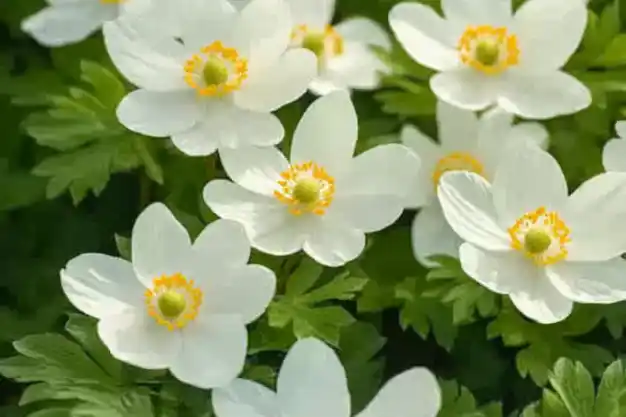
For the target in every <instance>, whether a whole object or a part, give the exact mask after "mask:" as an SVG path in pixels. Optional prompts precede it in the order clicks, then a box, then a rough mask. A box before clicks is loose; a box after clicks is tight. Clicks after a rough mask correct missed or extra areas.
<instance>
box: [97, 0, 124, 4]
mask: <svg viewBox="0 0 626 417" xmlns="http://www.w3.org/2000/svg"><path fill="white" fill-rule="evenodd" d="M125 1H126V0H100V3H104V4H117V3H123V2H125Z"/></svg>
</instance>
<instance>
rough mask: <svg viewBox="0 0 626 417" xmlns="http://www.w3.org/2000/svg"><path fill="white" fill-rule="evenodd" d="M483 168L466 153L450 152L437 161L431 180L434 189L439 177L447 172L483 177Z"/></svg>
mask: <svg viewBox="0 0 626 417" xmlns="http://www.w3.org/2000/svg"><path fill="white" fill-rule="evenodd" d="M484 170H485V169H484V167H483V164H481V163H480V161H479V160H478V159H476V158H474V156H472V155H471V154H469V153H467V152H452V153H450V154H448V155H446V156H444V157H443V158H441V159H439V161H437V164H436V165H435V169H434V170H433V175H432V180H433V184H434V185H435V187H437V186H438V185H439V180H440V179H441V176H442V175H443V174H445V173H446V172H449V171H469V172H473V173H475V174H478V175H481V176H482V175H484Z"/></svg>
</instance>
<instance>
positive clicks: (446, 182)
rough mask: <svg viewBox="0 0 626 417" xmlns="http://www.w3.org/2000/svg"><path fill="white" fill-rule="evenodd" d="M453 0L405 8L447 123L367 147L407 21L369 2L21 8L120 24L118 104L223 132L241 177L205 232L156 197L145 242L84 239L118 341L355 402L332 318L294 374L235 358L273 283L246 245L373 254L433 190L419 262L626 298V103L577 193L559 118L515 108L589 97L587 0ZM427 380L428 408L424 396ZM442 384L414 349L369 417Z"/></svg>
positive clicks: (322, 407)
mask: <svg viewBox="0 0 626 417" xmlns="http://www.w3.org/2000/svg"><path fill="white" fill-rule="evenodd" d="M172 3H175V6H172ZM237 3H242V2H237ZM441 3H442V9H443V12H444V15H445V19H444V18H442V17H441V16H439V15H438V14H437V13H436V12H435V11H433V10H432V9H431V8H429V7H427V6H425V5H422V4H420V3H416V2H411V3H402V4H398V5H396V6H395V7H394V8H393V9H392V10H391V12H390V16H389V23H390V26H391V28H392V30H393V32H394V33H395V35H396V37H397V39H398V40H399V41H400V43H401V44H402V46H403V47H404V48H405V49H406V51H407V52H408V53H409V55H410V56H411V57H413V59H415V60H416V61H417V62H419V63H420V64H422V65H424V66H426V67H429V68H432V69H434V70H435V71H437V73H436V74H435V75H434V76H433V77H432V78H431V80H430V86H431V89H432V91H433V92H434V93H435V94H436V96H437V97H438V99H439V102H438V105H437V122H438V131H439V143H438V144H437V143H436V142H434V141H433V140H432V139H430V138H428V137H426V136H425V135H424V134H422V133H421V132H419V131H418V130H417V129H415V128H413V127H411V126H406V127H405V128H404V129H403V131H402V133H401V135H400V136H401V142H402V144H399V143H398V144H388V145H381V146H377V147H374V148H373V149H370V150H368V151H366V152H364V153H362V154H359V155H356V156H355V155H354V153H355V145H356V142H357V138H358V121H357V114H356V111H355V109H354V106H353V104H352V101H351V98H350V90H353V89H362V90H368V89H369V90H371V89H375V88H376V87H377V86H378V84H379V77H380V73H381V72H383V71H384V70H385V68H384V66H383V65H382V64H381V63H380V62H379V61H378V60H377V58H376V55H375V54H374V53H373V52H372V48H371V47H372V46H377V47H380V48H390V47H391V46H390V45H391V42H390V40H389V38H388V36H387V35H386V33H385V31H384V30H383V29H382V28H380V27H379V26H378V25H377V24H375V23H374V22H372V21H370V20H367V19H364V18H352V19H349V20H346V21H344V22H342V23H339V24H336V25H331V21H332V16H333V13H334V1H333V0H251V1H249V2H247V3H246V4H245V5H241V4H238V5H237V7H236V6H235V5H233V4H231V3H230V2H229V1H228V0H177V1H176V2H172V1H166V0H124V1H121V0H50V6H49V7H48V8H46V9H45V10H43V11H41V12H39V13H38V14H36V15H34V16H32V17H30V18H28V19H27V20H26V21H25V22H24V24H23V29H24V30H25V31H27V32H28V33H30V34H32V36H33V37H35V38H36V39H37V40H38V41H39V42H41V43H42V44H44V45H50V46H58V45H64V44H67V43H70V42H76V41H79V40H81V39H83V38H85V37H86V36H88V35H89V34H90V33H92V32H94V31H95V30H97V29H98V28H100V27H103V33H104V39H105V43H106V46H107V50H108V52H109V54H110V56H111V59H112V61H113V62H114V64H115V65H116V66H117V68H118V69H119V71H120V72H121V73H122V74H123V75H124V76H125V77H126V78H127V79H128V80H129V81H130V82H131V83H133V84H134V85H136V86H137V90H135V91H133V92H131V93H130V94H128V96H126V97H125V98H124V99H123V100H122V102H121V103H120V105H119V107H118V110H117V114H118V118H119V120H120V122H121V123H122V124H124V125H125V126H126V127H127V128H128V129H130V130H132V131H135V132H138V133H141V134H144V135H148V136H154V137H169V138H171V141H172V143H173V144H174V145H175V146H176V147H177V148H178V149H180V150H181V151H182V152H183V153H185V154H187V155H190V156H203V155H210V154H212V153H214V152H215V151H216V150H217V151H219V157H220V159H221V162H222V165H223V167H224V169H225V171H226V173H227V174H228V176H229V177H230V178H231V180H232V182H231V181H227V180H219V179H216V180H213V181H211V182H209V183H208V184H207V185H206V187H205V189H204V200H205V202H206V204H207V205H208V207H209V208H210V209H211V210H212V211H213V212H214V213H216V214H217V215H218V216H219V217H221V218H222V219H221V220H218V221H216V222H214V223H211V224H210V225H208V226H207V227H206V229H205V230H204V231H203V232H202V233H201V234H200V236H199V237H198V238H197V239H196V241H195V242H194V243H192V242H191V241H190V238H189V236H188V234H187V232H186V231H185V229H184V228H183V226H181V225H180V224H179V223H178V222H177V221H176V219H175V218H174V216H173V215H172V214H171V213H170V212H169V210H168V209H167V208H166V207H165V206H164V205H162V204H159V203H156V204H153V205H151V206H149V207H148V208H147V209H146V210H145V211H144V212H143V213H142V214H141V215H140V216H139V218H138V219H137V222H136V225H135V228H134V230H133V236H132V263H130V262H127V261H124V260H121V259H117V258H112V257H109V256H106V255H100V254H85V255H81V256H79V257H77V258H75V259H73V260H71V261H70V262H69V263H68V265H67V267H66V268H65V269H64V270H63V271H62V272H61V279H62V284H63V288H64V290H65V292H66V294H67V296H68V298H69V299H70V300H71V301H72V303H73V304H74V305H75V306H76V307H77V308H78V309H80V310H81V311H83V312H85V313H86V314H89V315H91V316H93V317H96V318H97V319H99V320H100V321H99V326H98V332H99V335H100V337H101V338H102V340H103V341H104V343H105V344H106V345H107V346H108V347H109V349H110V350H111V352H112V354H113V355H114V356H115V357H117V358H119V359H120V360H123V361H126V362H129V363H132V364H135V365H137V366H140V367H144V368H149V369H169V370H170V371H171V372H172V374H173V375H175V376H176V377H178V378H179V379H181V380H183V381H185V382H188V383H191V384H194V385H197V386H199V387H203V388H217V387H220V388H219V389H216V390H215V391H214V392H213V401H214V405H215V410H216V412H217V415H218V416H219V417H240V416H242V415H246V416H261V415H263V416H266V415H268V416H269V415H272V416H274V415H284V416H310V415H333V416H335V415H336V416H340V415H341V416H346V417H349V416H350V400H349V395H348V392H347V386H346V379H345V374H344V371H343V368H342V367H341V365H340V363H339V361H338V359H337V357H336V356H335V355H334V353H333V351H332V350H331V349H330V348H328V347H326V346H325V345H323V344H321V342H318V341H316V340H301V341H299V342H298V343H297V344H296V345H294V347H293V348H292V349H291V351H290V352H289V354H288V355H287V358H286V359H285V363H284V365H283V369H282V370H281V373H280V375H279V378H278V387H277V393H276V394H274V393H273V392H271V391H269V390H268V389H266V388H264V387H262V386H260V385H258V384H255V383H253V382H250V381H245V380H235V378H236V377H237V375H238V374H239V373H240V372H241V370H242V367H243V364H244V361H245V356H246V346H247V332H246V327H245V326H246V324H248V323H250V322H252V321H254V320H255V319H256V318H258V317H259V316H260V315H262V314H263V313H264V311H265V309H266V308H267V306H268V304H269V302H270V301H271V300H272V298H273V297H274V295H275V287H276V277H275V276H274V273H273V272H272V271H270V270H269V269H267V268H265V267H262V266H258V265H247V262H248V259H249V256H250V247H251V246H252V247H253V248H255V249H257V250H259V251H262V252H265V253H268V254H272V255H276V256H283V255H288V254H292V253H296V252H298V251H301V250H302V251H304V252H305V253H306V254H307V255H309V256H310V257H311V258H313V259H314V260H316V261H317V262H318V263H320V264H323V265H326V266H331V267H336V266H341V265H344V264H346V263H347V262H349V261H351V260H354V259H355V258H357V257H358V256H359V255H360V254H361V252H362V251H363V249H364V247H365V234H366V233H371V232H376V231H379V230H381V229H384V228H386V227H388V226H389V225H391V224H392V223H394V222H395V221H396V220H397V219H398V217H399V216H400V215H401V213H402V212H403V210H404V209H407V208H408V209H411V208H413V209H414V208H419V209H420V211H419V212H418V214H417V216H416V217H415V221H414V224H413V228H412V232H413V248H414V252H415V255H416V257H417V259H418V260H419V261H420V262H422V263H424V264H426V265H430V261H429V257H430V256H431V255H435V254H448V255H452V256H455V257H459V259H460V261H461V264H462V267H463V270H464V271H465V272H466V273H467V274H468V275H469V276H470V277H471V278H473V279H475V280H476V281H477V282H479V283H480V284H482V285H483V286H485V287H487V288H489V289H490V290H492V291H494V292H497V293H499V294H506V295H508V296H509V297H510V298H511V300H512V302H513V303H514V304H515V306H516V307H517V308H518V309H519V310H520V311H521V312H522V313H523V314H525V315H526V316H528V317H529V318H532V319H534V320H536V321H538V322H540V323H553V322H556V321H559V320H562V319H564V318H565V317H567V316H568V315H569V314H570V312H571V311H572V307H573V303H574V302H579V303H612V302H616V301H619V300H625V299H626V279H623V278H624V275H626V265H625V262H626V261H624V260H623V259H622V258H621V254H622V253H624V252H626V222H624V221H620V219H623V218H624V215H625V214H626V162H625V161H626V122H622V123H618V124H617V126H616V130H617V132H618V134H619V136H620V138H619V139H614V140H611V141H610V142H608V143H607V145H606V148H605V152H604V165H605V168H606V170H607V171H609V172H607V173H604V174H601V175H598V176H596V177H594V178H592V179H590V180H588V181H587V182H585V183H584V184H583V185H582V186H580V187H579V188H578V189H577V190H575V191H574V192H573V193H572V194H571V195H568V187H567V184H566V182H565V177H564V175H563V173H562V171H561V169H560V167H559V165H558V163H557V161H556V160H555V159H554V158H553V157H552V156H551V155H550V154H549V153H548V152H546V151H545V149H546V147H547V140H548V132H547V130H546V129H545V128H544V127H542V125H540V124H539V123H536V122H523V123H514V117H515V116H520V117H523V118H526V119H547V118H552V117H556V116H559V115H566V114H572V113H575V112H577V111H580V110H582V109H584V108H586V107H588V106H589V105H590V103H591V95H590V92H589V90H588V89H587V88H586V87H585V86H584V85H583V84H582V83H581V82H579V81H578V80H577V79H575V78H574V77H572V76H571V75H569V74H567V73H566V72H564V71H562V70H561V68H562V67H563V66H564V64H565V63H566V62H567V60H568V59H569V58H570V56H571V55H572V54H573V53H574V51H575V50H576V49H577V47H578V45H579V43H580V41H581V38H582V36H583V32H584V29H585V26H586V21H587V11H586V6H585V3H584V2H582V1H573V0H528V1H527V2H526V3H524V4H523V5H522V6H521V7H520V8H519V9H518V10H517V11H516V12H515V13H513V11H512V6H511V1H510V0H442V2H441ZM307 90H310V91H312V92H314V93H316V94H317V95H320V96H322V97H320V98H318V99H317V100H316V101H315V102H314V103H313V104H312V105H311V106H310V107H309V108H308V109H307V110H306V112H305V114H304V116H303V117H302V119H301V120H300V122H299V124H298V126H297V128H296V130H295V133H294V136H293V141H292V144H291V149H290V155H289V158H286V157H285V156H284V155H283V154H282V153H281V152H280V151H279V150H278V149H277V148H276V147H275V146H274V145H277V144H278V143H280V142H281V141H282V140H283V137H284V129H283V126H282V125H281V123H280V121H279V119H278V118H277V117H276V116H275V115H274V114H273V113H272V112H274V111H275V110H277V109H278V108H280V107H282V106H284V105H285V104H288V103H290V102H293V101H294V100H296V99H298V98H299V97H300V96H302V95H303V94H304V93H305V92H306V91H307ZM483 110H485V111H484V112H483V113H482V114H480V115H477V114H476V113H475V112H477V111H483ZM623 229H624V230H623ZM233 381H234V382H233ZM415 390H420V391H421V394H420V398H421V400H420V406H419V407H417V408H416V407H412V406H410V404H409V403H407V402H406V399H407V398H408V399H412V398H413V397H414V391H415ZM439 403H440V399H439V391H438V388H437V383H436V380H435V379H434V377H433V376H432V375H431V374H430V373H429V372H428V371H426V370H424V369H413V370H409V371H406V372H405V373H403V374H401V375H399V376H397V377H395V378H394V379H392V380H391V381H390V382H388V384H387V385H385V387H383V389H382V390H381V392H380V393H379V395H378V396H377V397H376V398H375V399H374V400H373V402H372V403H371V404H370V405H369V406H368V407H367V408H366V410H365V411H363V412H362V413H361V414H360V417H381V416H386V415H396V416H407V417H409V416H418V415H419V416H424V417H432V416H434V415H436V413H437V411H438V409H439ZM313 412H314V414H312V413H313Z"/></svg>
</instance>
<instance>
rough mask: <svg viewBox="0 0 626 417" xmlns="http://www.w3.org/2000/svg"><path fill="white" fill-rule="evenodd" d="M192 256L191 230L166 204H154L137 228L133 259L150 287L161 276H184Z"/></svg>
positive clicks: (141, 215)
mask: <svg viewBox="0 0 626 417" xmlns="http://www.w3.org/2000/svg"><path fill="white" fill-rule="evenodd" d="M190 253H191V241H190V239H189V234H188V233H187V230H185V228H184V227H183V226H182V225H181V224H180V223H179V222H178V220H176V218H175V217H174V215H173V214H172V212H170V211H169V209H168V208H167V207H166V206H165V205H163V204H161V203H153V204H151V205H150V206H148V207H147V208H146V209H144V211H143V212H142V213H141V214H140V215H139V217H138V218H137V221H136V222H135V226H134V227H133V235H132V257H133V266H134V267H135V271H137V274H138V276H139V278H140V279H141V281H142V282H143V283H144V284H145V285H146V286H149V287H151V286H152V280H153V279H154V278H158V277H160V276H161V275H172V274H175V273H184V270H185V265H186V264H187V262H188V258H189V255H190Z"/></svg>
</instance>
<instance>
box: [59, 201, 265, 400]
mask: <svg viewBox="0 0 626 417" xmlns="http://www.w3.org/2000/svg"><path fill="white" fill-rule="evenodd" d="M249 256H250V244H249V243H248V241H247V239H246V235H245V232H244V231H243V229H242V228H241V226H240V225H239V224H237V223H235V222H231V221H228V220H218V221H215V222H213V223H211V224H209V225H208V226H207V227H206V228H205V229H204V230H203V231H202V233H200V235H199V236H198V238H197V239H196V240H195V242H194V243H193V244H192V243H191V241H190V239H189V235H188V234H187V231H186V230H185V228H184V227H183V226H182V225H181V224H180V223H178V222H177V221H176V219H175V218H174V216H173V215H172V213H171V212H170V211H169V210H168V209H167V208H166V207H165V206H164V205H163V204H160V203H155V204H152V205H151V206H149V207H148V208H146V209H145V210H144V211H143V212H142V213H141V214H140V215H139V217H138V218H137V221H136V223H135V226H134V228H133V233H132V263H131V262H128V261H126V260H124V259H120V258H114V257H111V256H108V255H102V254H96V253H88V254H83V255H80V256H78V257H76V258H74V259H72V260H71V261H70V262H69V263H68V264H67V266H66V267H65V268H64V269H63V270H62V271H61V284H62V287H63V291H64V292H65V294H66V295H67V297H68V298H69V300H70V301H71V302H72V304H74V306H76V308H78V309H79V310H81V311H82V312H83V313H85V314H88V315H90V316H92V317H95V318H96V319H98V320H99V322H98V334H99V336H100V339H102V341H103V342H104V344H105V345H106V346H107V347H108V349H109V350H110V351H111V354H112V355H113V356H114V357H115V358H117V359H119V360H121V361H124V362H127V363H130V364H133V365H135V366H139V367H141V368H146V369H169V370H170V371H171V372H172V374H173V375H174V376H176V377H177V378H178V379H180V380H181V381H183V382H186V383H188V384H192V385H195V386H198V387H201V388H212V387H216V386H221V385H225V384H228V383H229V382H230V381H232V380H233V379H234V378H236V377H237V375H238V374H239V373H240V372H241V370H242V368H243V365H244V362H245V356H246V349H247V337H248V334H247V331H246V324H248V323H250V322H252V321H254V320H255V319H256V318H258V317H259V316H260V315H261V314H262V313H263V312H264V311H265V309H266V307H267V305H268V304H269V302H270V301H271V299H272V297H273V296H274V292H275V286H276V278H275V276H274V273H273V272H272V271H270V270H269V269H267V268H265V267H263V266H259V265H247V262H248V258H249Z"/></svg>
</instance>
